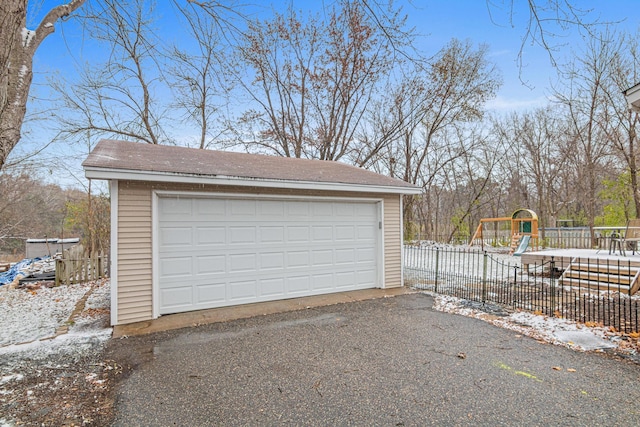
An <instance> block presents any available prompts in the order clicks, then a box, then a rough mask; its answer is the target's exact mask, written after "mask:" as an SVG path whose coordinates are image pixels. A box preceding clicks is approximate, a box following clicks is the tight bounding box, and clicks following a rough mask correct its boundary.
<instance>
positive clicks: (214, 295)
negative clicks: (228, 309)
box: [196, 281, 227, 305]
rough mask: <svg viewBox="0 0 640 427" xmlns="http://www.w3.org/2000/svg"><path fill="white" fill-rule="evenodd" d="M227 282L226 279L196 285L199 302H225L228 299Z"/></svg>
mask: <svg viewBox="0 0 640 427" xmlns="http://www.w3.org/2000/svg"><path fill="white" fill-rule="evenodd" d="M226 291H227V284H226V283H225V282H224V281H220V282H218V283H210V284H206V285H199V286H197V287H196V295H197V304H205V305H207V304H212V303H220V302H224V301H226V299H227V292H226Z"/></svg>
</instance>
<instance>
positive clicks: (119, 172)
mask: <svg viewBox="0 0 640 427" xmlns="http://www.w3.org/2000/svg"><path fill="white" fill-rule="evenodd" d="M84 170H85V176H86V177H87V178H88V179H101V180H115V181H150V182H171V183H180V184H209V185H233V186H239V187H263V188H267V187H269V188H280V189H295V190H325V191H344V192H347V191H354V192H366V193H386V194H420V193H422V189H421V188H419V187H401V186H390V185H367V184H348V183H341V182H311V181H291V180H280V179H265V178H244V177H232V176H213V175H192V174H180V173H170V172H158V171H137V170H128V169H107V168H101V167H92V166H84Z"/></svg>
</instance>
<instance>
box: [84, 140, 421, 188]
mask: <svg viewBox="0 0 640 427" xmlns="http://www.w3.org/2000/svg"><path fill="white" fill-rule="evenodd" d="M82 166H83V167H84V170H85V175H86V176H87V178H91V179H107V180H134V181H156V182H158V181H163V182H182V183H203V184H221V185H240V186H257V187H275V188H297V189H317V190H340V191H367V192H375V193H399V194H419V193H420V192H421V189H420V187H417V186H415V185H413V184H410V183H408V182H405V181H402V180H399V179H396V178H390V177H388V176H385V175H381V174H378V173H375V172H371V171H367V170H365V169H362V168H358V167H356V166H351V165H347V164H344V163H339V162H334V161H322V160H308V159H296V158H290V157H275V156H265V155H260V154H245V153H235V152H230V151H214V150H200V149H195V148H185V147H177V146H168V145H152V144H145V143H138V142H128V141H115V140H107V139H103V140H101V141H100V142H98V144H97V145H96V147H95V148H94V149H93V150H92V151H91V153H90V154H89V156H88V157H87V159H86V160H85V161H84V162H83V163H82Z"/></svg>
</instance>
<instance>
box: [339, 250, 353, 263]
mask: <svg viewBox="0 0 640 427" xmlns="http://www.w3.org/2000/svg"><path fill="white" fill-rule="evenodd" d="M355 260H356V253H355V250H354V249H352V248H349V249H336V264H337V265H340V264H353V263H354V262H355Z"/></svg>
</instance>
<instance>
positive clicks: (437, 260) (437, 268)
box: [435, 248, 440, 293]
mask: <svg viewBox="0 0 640 427" xmlns="http://www.w3.org/2000/svg"><path fill="white" fill-rule="evenodd" d="M439 270H440V248H436V277H435V293H438V271H439Z"/></svg>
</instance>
